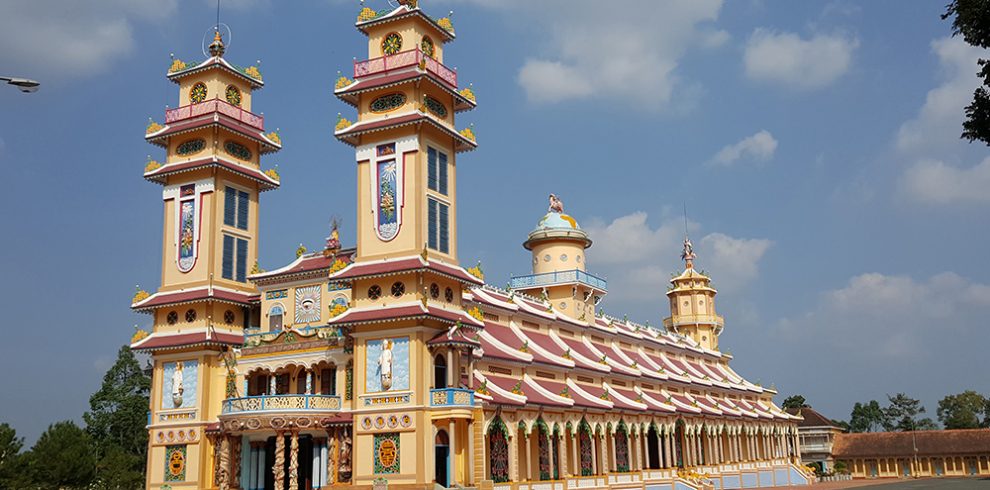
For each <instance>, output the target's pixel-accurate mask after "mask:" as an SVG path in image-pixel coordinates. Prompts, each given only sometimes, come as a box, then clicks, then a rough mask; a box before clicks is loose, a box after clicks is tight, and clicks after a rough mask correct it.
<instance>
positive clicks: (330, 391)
mask: <svg viewBox="0 0 990 490" xmlns="http://www.w3.org/2000/svg"><path fill="white" fill-rule="evenodd" d="M320 394H321V395H336V394H337V369H336V368H335V367H329V368H323V369H321V370H320Z"/></svg>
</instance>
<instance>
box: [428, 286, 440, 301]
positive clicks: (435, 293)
mask: <svg viewBox="0 0 990 490" xmlns="http://www.w3.org/2000/svg"><path fill="white" fill-rule="evenodd" d="M430 297H431V298H433V299H437V298H439V297H440V286H438V285H437V283H433V284H430Z"/></svg>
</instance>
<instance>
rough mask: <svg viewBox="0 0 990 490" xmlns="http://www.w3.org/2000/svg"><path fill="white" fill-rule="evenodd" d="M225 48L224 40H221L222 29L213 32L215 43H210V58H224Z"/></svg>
mask: <svg viewBox="0 0 990 490" xmlns="http://www.w3.org/2000/svg"><path fill="white" fill-rule="evenodd" d="M223 52H224V47H223V39H221V38H220V29H219V28H217V29H216V30H215V31H213V42H212V43H210V56H214V57H219V56H223Z"/></svg>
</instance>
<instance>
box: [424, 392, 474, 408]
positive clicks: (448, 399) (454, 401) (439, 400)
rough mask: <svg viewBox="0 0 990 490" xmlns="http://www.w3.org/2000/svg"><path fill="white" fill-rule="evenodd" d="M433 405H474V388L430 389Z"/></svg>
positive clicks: (431, 404) (431, 403)
mask: <svg viewBox="0 0 990 490" xmlns="http://www.w3.org/2000/svg"><path fill="white" fill-rule="evenodd" d="M430 406H431V407H473V406H474V390H468V389H464V388H440V389H436V390H430Z"/></svg>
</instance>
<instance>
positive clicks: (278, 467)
mask: <svg viewBox="0 0 990 490" xmlns="http://www.w3.org/2000/svg"><path fill="white" fill-rule="evenodd" d="M272 475H273V476H274V477H275V488H276V490H282V489H284V488H285V432H283V431H280V430H277V431H275V466H274V467H272Z"/></svg>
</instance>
